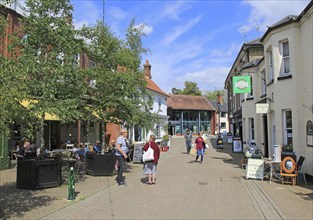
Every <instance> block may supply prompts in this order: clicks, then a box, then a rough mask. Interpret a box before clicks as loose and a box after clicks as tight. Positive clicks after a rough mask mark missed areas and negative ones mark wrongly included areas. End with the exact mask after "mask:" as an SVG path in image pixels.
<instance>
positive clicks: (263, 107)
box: [255, 103, 270, 114]
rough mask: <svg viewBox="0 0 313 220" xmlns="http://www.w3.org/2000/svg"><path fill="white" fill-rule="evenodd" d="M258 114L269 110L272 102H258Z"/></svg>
mask: <svg viewBox="0 0 313 220" xmlns="http://www.w3.org/2000/svg"><path fill="white" fill-rule="evenodd" d="M255 107H256V113H257V114H266V113H268V112H269V108H270V104H268V103H258V104H256V105H255Z"/></svg>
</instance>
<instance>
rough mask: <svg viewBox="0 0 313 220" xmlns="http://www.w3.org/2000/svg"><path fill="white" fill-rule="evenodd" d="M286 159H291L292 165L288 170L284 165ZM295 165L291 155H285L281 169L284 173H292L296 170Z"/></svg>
mask: <svg viewBox="0 0 313 220" xmlns="http://www.w3.org/2000/svg"><path fill="white" fill-rule="evenodd" d="M287 161H291V163H292V167H291V169H289V170H288V169H287V167H286V162H287ZM296 166H297V165H296V162H295V160H294V159H293V158H292V157H285V158H284V160H283V162H282V168H283V171H284V172H285V173H292V172H294V171H295V170H296Z"/></svg>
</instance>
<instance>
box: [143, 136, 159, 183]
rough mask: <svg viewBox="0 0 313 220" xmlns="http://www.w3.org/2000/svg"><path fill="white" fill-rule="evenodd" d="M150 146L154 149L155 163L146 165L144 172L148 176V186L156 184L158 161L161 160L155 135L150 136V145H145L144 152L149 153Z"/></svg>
mask: <svg viewBox="0 0 313 220" xmlns="http://www.w3.org/2000/svg"><path fill="white" fill-rule="evenodd" d="M149 146H150V147H151V148H152V149H153V151H154V154H153V156H154V160H153V161H147V162H145V163H144V171H143V173H144V174H145V175H148V182H147V184H149V185H151V184H156V182H155V176H156V170H157V165H158V161H159V158H160V148H159V145H158V144H157V143H155V135H153V134H152V135H150V140H149V142H148V143H146V144H145V146H144V147H143V150H144V151H147V150H148V148H149Z"/></svg>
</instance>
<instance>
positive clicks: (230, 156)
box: [0, 137, 313, 219]
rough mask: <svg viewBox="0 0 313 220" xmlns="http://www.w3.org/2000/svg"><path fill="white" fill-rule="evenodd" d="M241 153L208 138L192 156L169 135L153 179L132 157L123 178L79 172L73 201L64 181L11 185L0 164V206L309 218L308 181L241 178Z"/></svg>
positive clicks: (8, 209) (122, 215)
mask: <svg viewBox="0 0 313 220" xmlns="http://www.w3.org/2000/svg"><path fill="white" fill-rule="evenodd" d="M211 138H212V143H213V145H215V142H214V140H213V137H211ZM241 157H242V154H241V153H236V154H234V153H232V151H231V146H229V145H226V146H225V148H224V149H223V150H218V149H215V148H214V147H212V145H211V146H210V148H209V149H208V150H207V151H206V155H205V158H204V163H203V164H200V163H194V162H193V160H194V159H195V157H194V156H191V155H188V154H185V145H184V139H183V138H182V137H174V138H173V140H172V147H171V149H170V151H168V152H161V159H160V163H159V166H158V173H157V184H156V185H146V184H144V182H145V181H146V177H145V176H144V175H143V174H142V165H141V164H131V167H130V170H129V172H128V173H126V174H125V175H126V180H127V186H117V185H116V183H115V181H114V177H92V176H88V175H85V176H84V178H82V179H80V180H79V181H78V182H77V184H76V192H79V193H78V195H77V197H76V199H75V200H74V201H68V200H67V199H66V196H67V186H66V185H64V186H61V187H58V188H52V189H44V190H38V191H33V190H21V189H15V185H14V184H15V176H14V175H15V170H14V169H12V170H9V171H1V172H0V175H1V176H0V177H1V180H0V183H1V185H0V186H1V197H0V202H1V203H0V210H2V217H4V218H24V219H40V218H43V219H313V190H312V189H313V187H312V185H307V186H305V185H303V184H300V185H296V186H291V185H281V184H280V183H277V182H272V183H271V184H270V183H269V181H260V180H251V179H249V180H246V179H245V178H244V177H245V174H244V171H243V170H242V169H240V167H239V166H238V165H239V161H240V159H241ZM0 217H1V213H0Z"/></svg>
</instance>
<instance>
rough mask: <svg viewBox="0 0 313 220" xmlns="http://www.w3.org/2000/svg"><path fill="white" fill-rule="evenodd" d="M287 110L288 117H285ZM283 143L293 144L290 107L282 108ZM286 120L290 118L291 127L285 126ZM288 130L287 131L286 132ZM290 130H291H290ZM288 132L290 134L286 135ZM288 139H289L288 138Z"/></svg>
mask: <svg viewBox="0 0 313 220" xmlns="http://www.w3.org/2000/svg"><path fill="white" fill-rule="evenodd" d="M287 112H290V119H287ZM282 116H283V121H282V122H283V124H282V127H283V145H289V144H291V145H293V131H292V124H293V123H292V111H291V109H285V110H283V114H282ZM287 120H291V127H287ZM288 131H289V132H288ZM290 131H291V132H290ZM288 134H291V136H290V137H288ZM288 139H290V140H291V141H290V140H288Z"/></svg>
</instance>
